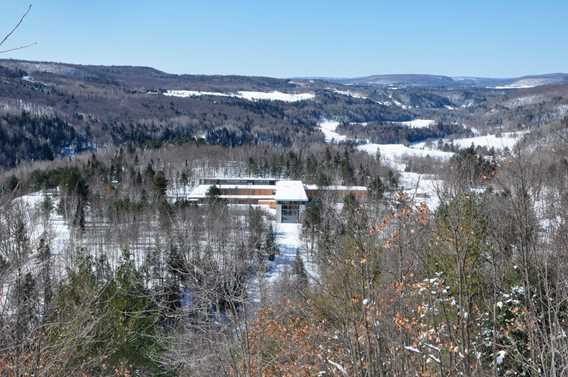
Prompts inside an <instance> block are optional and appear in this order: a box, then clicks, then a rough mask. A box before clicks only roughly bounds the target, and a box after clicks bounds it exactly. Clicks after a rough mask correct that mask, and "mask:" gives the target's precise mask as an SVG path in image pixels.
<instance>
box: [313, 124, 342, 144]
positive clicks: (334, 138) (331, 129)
mask: <svg viewBox="0 0 568 377" xmlns="http://www.w3.org/2000/svg"><path fill="white" fill-rule="evenodd" d="M319 126H320V130H321V132H323V134H324V136H325V142H326V143H333V142H336V143H337V142H341V141H345V140H347V136H345V135H341V134H339V133H337V132H336V131H335V130H336V129H337V126H339V122H337V121H335V120H323V121H322V122H321V123H320V124H319Z"/></svg>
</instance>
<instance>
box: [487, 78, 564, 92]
mask: <svg viewBox="0 0 568 377" xmlns="http://www.w3.org/2000/svg"><path fill="white" fill-rule="evenodd" d="M556 82H557V80H554V79H547V78H534V79H521V80H517V81H515V82H513V83H511V84H508V85H501V86H496V87H495V89H528V88H536V87H537V86H543V85H550V84H554V83H556Z"/></svg>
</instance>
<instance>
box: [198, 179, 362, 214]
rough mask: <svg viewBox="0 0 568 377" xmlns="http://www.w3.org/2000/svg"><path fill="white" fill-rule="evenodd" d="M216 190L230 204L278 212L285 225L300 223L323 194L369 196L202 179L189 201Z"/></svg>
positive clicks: (356, 190) (340, 189)
mask: <svg viewBox="0 0 568 377" xmlns="http://www.w3.org/2000/svg"><path fill="white" fill-rule="evenodd" d="M213 187H215V188H216V189H217V194H218V197H219V198H221V199H224V200H226V201H227V202H228V203H230V204H248V205H263V206H268V207H270V208H274V209H276V214H277V221H278V222H282V223H299V222H300V219H301V216H302V212H303V211H304V209H305V207H306V204H307V203H308V202H309V201H310V200H312V199H314V198H317V197H320V196H323V195H333V196H334V197H336V198H338V199H339V200H342V199H343V198H344V197H345V196H347V195H353V196H355V197H356V198H357V199H358V200H364V199H366V197H367V188H366V187H363V186H317V185H307V184H304V183H303V182H302V181H294V180H282V179H273V178H203V179H201V180H200V181H199V185H198V186H197V187H195V188H194V189H193V191H192V192H191V194H190V195H189V197H188V199H189V200H193V201H197V202H203V201H206V200H207V199H208V197H209V193H210V192H211V189H212V188H213Z"/></svg>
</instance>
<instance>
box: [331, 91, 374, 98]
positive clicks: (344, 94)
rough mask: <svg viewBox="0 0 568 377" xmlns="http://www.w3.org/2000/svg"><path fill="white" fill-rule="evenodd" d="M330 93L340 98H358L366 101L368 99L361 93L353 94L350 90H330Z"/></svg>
mask: <svg viewBox="0 0 568 377" xmlns="http://www.w3.org/2000/svg"><path fill="white" fill-rule="evenodd" d="M332 92H334V93H336V94H341V95H342V96H347V97H353V98H359V99H367V98H368V97H367V96H365V95H363V94H361V93H355V92H352V91H350V90H339V89H332Z"/></svg>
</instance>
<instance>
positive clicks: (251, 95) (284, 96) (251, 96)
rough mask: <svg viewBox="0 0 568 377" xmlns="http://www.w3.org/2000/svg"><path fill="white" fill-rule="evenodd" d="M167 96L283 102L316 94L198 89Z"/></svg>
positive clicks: (306, 98)
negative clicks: (224, 91) (228, 91)
mask: <svg viewBox="0 0 568 377" xmlns="http://www.w3.org/2000/svg"><path fill="white" fill-rule="evenodd" d="M164 95H165V96H170V97H181V98H188V97H200V96H218V97H234V98H241V99H246V100H249V101H262V100H264V101H283V102H299V101H307V100H311V99H314V98H315V97H316V96H315V94H313V93H284V92H279V91H273V92H254V91H240V92H237V93H223V92H202V91H196V90H168V91H166V92H165V93H164Z"/></svg>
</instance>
